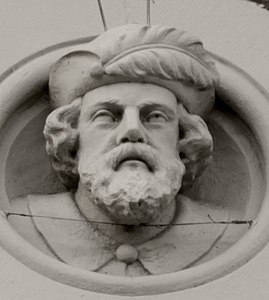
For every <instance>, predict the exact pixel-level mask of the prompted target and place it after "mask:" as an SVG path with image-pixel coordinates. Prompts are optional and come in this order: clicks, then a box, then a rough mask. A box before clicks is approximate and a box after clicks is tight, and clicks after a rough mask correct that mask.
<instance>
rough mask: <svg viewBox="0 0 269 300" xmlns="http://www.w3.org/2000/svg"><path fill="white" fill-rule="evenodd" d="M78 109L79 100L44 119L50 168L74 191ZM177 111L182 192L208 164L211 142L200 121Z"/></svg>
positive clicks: (193, 116) (206, 129) (77, 176)
mask: <svg viewBox="0 0 269 300" xmlns="http://www.w3.org/2000/svg"><path fill="white" fill-rule="evenodd" d="M80 109H81V98H78V99H76V100H75V101H74V102H72V103H71V104H68V105H65V106H62V107H60V108H58V109H55V110H54V111H53V112H52V113H51V114H50V115H49V116H48V117H47V120H46V125H45V128H44V136H45V139H46V150H47V153H48V155H49V157H50V160H51V163H52V166H53V168H54V170H55V171H56V172H57V174H58V176H59V179H60V181H61V182H62V183H63V184H64V185H65V186H66V188H67V189H68V190H75V189H76V188H77V185H78V180H79V174H78V171H77V150H78V148H79V132H78V119H79V115H80ZM178 112H179V115H180V118H179V120H180V123H179V141H178V145H179V156H180V158H181V159H182V161H183V163H184V165H185V167H186V172H185V175H184V177H183V181H182V188H181V191H183V190H186V189H187V188H189V187H191V186H192V184H193V182H194V180H195V179H196V178H197V177H198V176H199V175H201V174H202V172H203V170H204V169H205V168H206V167H207V165H208V164H209V162H210V159H211V154H212V150H213V141H212V137H211V134H210V132H209V131H208V128H207V125H206V124H205V122H204V121H203V120H202V118H200V117H199V116H197V115H192V114H189V113H188V112H187V110H186V109H185V108H184V106H183V105H182V104H178Z"/></svg>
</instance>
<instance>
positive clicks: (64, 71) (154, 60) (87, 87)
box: [49, 24, 219, 115]
mask: <svg viewBox="0 0 269 300" xmlns="http://www.w3.org/2000/svg"><path fill="white" fill-rule="evenodd" d="M218 80H219V74H218V71H217V69H216V68H215V65H214V63H213V61H212V60H211V59H210V57H209V55H208V53H207V51H206V50H205V49H204V48H203V44H202V42H201V41H200V40H199V39H197V38H196V37H193V36H191V35H189V34H188V33H186V32H185V31H180V30H177V29H175V28H172V27H167V26H163V25H152V26H148V25H138V24H128V25H124V26H120V27H116V28H114V29H111V30H109V31H106V32H105V33H103V34H101V35H100V36H99V37H97V38H96V39H95V40H94V41H92V42H90V43H89V44H88V45H87V46H86V47H84V50H83V51H76V52H72V53H69V54H67V55H65V56H64V57H62V58H61V59H60V60H59V61H58V62H56V63H55V64H54V65H53V66H52V68H51V73H50V80H49V88H50V95H51V102H52V106H53V107H54V108H57V107H60V106H63V105H65V104H69V103H71V102H72V101H73V100H75V99H76V98H77V97H80V96H83V95H84V94H86V93H87V92H89V91H91V90H93V89H95V88H97V87H100V86H103V85H108V84H112V83H116V82H130V81H131V82H145V83H152V84H156V85H160V86H163V87H165V88H167V89H169V90H170V91H172V92H173V93H174V94H175V95H176V97H177V99H178V101H179V102H182V103H183V105H184V106H185V107H186V109H187V110H188V111H189V112H190V113H193V114H198V115H203V114H204V113H205V112H207V111H208V110H209V109H210V108H211V107H212V106H213V103H214V88H215V86H216V85H217V83H218Z"/></svg>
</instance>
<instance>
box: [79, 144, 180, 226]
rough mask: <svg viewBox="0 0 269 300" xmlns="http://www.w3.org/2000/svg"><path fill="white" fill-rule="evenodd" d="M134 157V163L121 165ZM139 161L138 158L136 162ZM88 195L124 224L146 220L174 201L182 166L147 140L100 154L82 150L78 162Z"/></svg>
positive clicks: (177, 159)
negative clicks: (143, 142)
mask: <svg viewBox="0 0 269 300" xmlns="http://www.w3.org/2000/svg"><path fill="white" fill-rule="evenodd" d="M128 160H129V161H130V160H131V161H132V160H135V161H136V163H137V164H138V166H137V164H136V166H135V167H134V166H132V164H129V165H128V164H127V165H124V162H126V161H128ZM139 161H140V162H139ZM78 172H79V175H80V181H81V183H82V185H83V186H84V187H85V188H86V191H87V199H85V200H84V201H93V202H94V203H95V205H96V206H97V207H98V208H99V209H101V211H103V213H104V214H105V215H107V216H108V217H109V218H110V219H112V220H114V221H115V222H117V223H120V224H125V225H140V224H148V223H150V222H152V221H153V220H155V219H156V218H157V217H158V216H159V215H160V214H161V213H162V212H163V211H165V210H166V209H167V208H168V207H169V204H170V203H171V202H172V201H174V199H175V197H176V195H177V193H178V191H179V190H180V188H181V182H182V177H183V175H184V173H185V166H184V164H183V163H182V162H181V160H180V158H179V157H178V158H177V157H173V158H166V157H164V156H163V155H161V154H160V153H159V152H158V151H156V150H155V149H154V148H152V147H151V146H149V145H146V144H140V143H135V144H134V143H126V144H122V145H120V146H118V147H116V148H114V149H113V150H110V151H108V152H107V153H105V154H104V155H102V156H99V158H95V159H91V160H90V159H89V157H88V156H87V155H86V154H85V155H83V153H82V154H81V156H80V159H79V164H78Z"/></svg>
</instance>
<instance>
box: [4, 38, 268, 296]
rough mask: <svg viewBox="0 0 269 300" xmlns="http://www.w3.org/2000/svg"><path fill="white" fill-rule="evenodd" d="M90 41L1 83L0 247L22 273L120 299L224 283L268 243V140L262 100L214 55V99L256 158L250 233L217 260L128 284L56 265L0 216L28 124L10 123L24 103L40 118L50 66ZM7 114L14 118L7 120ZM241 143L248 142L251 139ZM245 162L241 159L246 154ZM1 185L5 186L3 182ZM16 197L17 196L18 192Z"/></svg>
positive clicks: (46, 56) (63, 48)
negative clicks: (240, 125)
mask: <svg viewBox="0 0 269 300" xmlns="http://www.w3.org/2000/svg"><path fill="white" fill-rule="evenodd" d="M90 40H92V38H90V39H83V40H76V41H72V42H68V43H63V44H60V45H56V46H53V47H50V48H48V49H45V50H43V51H41V52H39V53H37V54H34V55H32V56H30V57H29V58H27V59H25V60H23V61H22V62H20V63H19V64H17V65H15V66H14V67H12V68H10V69H9V70H8V71H7V72H6V73H4V74H3V75H2V76H1V78H0V79H1V83H0V99H1V105H0V128H1V140H2V149H1V151H2V153H1V154H2V155H1V162H0V170H1V181H0V186H1V203H0V207H1V210H2V213H1V216H0V226H1V228H2V229H1V231H0V244H1V246H2V247H3V248H4V249H5V250H6V251H7V252H8V253H10V254H11V255H13V256H14V257H15V258H16V259H18V260H19V261H21V262H22V263H24V264H25V265H26V266H28V267H30V268H31V269H33V270H35V271H37V272H39V273H41V274H43V275H45V276H47V277H49V278H51V279H54V280H56V281H60V282H62V283H66V284H69V285H72V286H75V287H77V288H82V289H87V290H90V291H94V292H102V293H108V294H121V295H147V294H159V293H167V292H174V291H178V290H183V289H187V288H191V287H193V286H197V285H201V284H204V283H206V282H209V281H211V280H214V279H217V278H219V277H221V276H224V275H225V274H227V273H229V272H232V271H233V270H235V269H237V268H238V267H239V266H241V265H243V264H244V263H246V262H247V261H248V260H250V259H251V258H252V257H254V256H255V255H256V254H257V253H258V252H259V251H260V250H261V249H262V248H263V247H264V246H265V245H266V243H267V242H268V240H269V229H268V228H269V220H268V211H269V195H268V171H269V161H268V160H269V141H268V139H267V134H268V132H269V120H268V114H269V105H268V99H269V96H268V94H267V92H266V91H265V90H264V89H263V88H262V87H261V86H260V85H259V84H258V83H257V82H256V81H255V80H253V79H252V78H250V76H248V75H247V74H246V73H244V72H243V71H242V70H241V69H239V68H237V67H236V66H234V65H232V64H231V63H229V62H228V61H226V60H224V59H222V58H220V57H218V56H217V55H214V54H211V56H212V58H213V59H214V60H215V62H216V65H217V68H218V70H219V72H220V74H221V83H220V86H219V87H218V89H217V97H218V98H219V99H220V100H221V102H222V103H223V105H224V106H227V107H229V108H230V109H231V110H232V111H233V114H235V115H236V117H237V118H238V119H241V120H243V122H244V123H245V124H246V126H247V127H248V128H249V130H250V132H251V134H252V136H253V137H254V138H253V137H252V138H253V140H252V141H251V142H250V143H251V144H253V143H254V144H255V145H254V144H253V148H255V149H257V152H258V154H259V155H258V157H259V161H258V162H257V163H255V166H252V165H251V160H252V157H247V158H248V159H249V160H248V162H247V164H248V168H249V170H250V179H251V184H252V185H253V186H254V187H255V188H254V189H253V191H252V192H251V199H250V202H249V203H247V204H246V207H245V209H246V211H247V213H246V214H245V215H246V216H248V217H249V218H250V219H251V221H252V222H251V224H250V225H251V228H250V229H249V230H248V232H247V233H246V234H245V235H244V236H243V237H242V238H241V239H240V240H239V241H238V242H237V243H236V244H235V245H233V246H232V247H231V248H230V249H228V250H227V251H226V252H224V253H223V254H221V255H220V256H218V257H215V258H213V259H212V260H210V261H208V262H206V263H203V264H201V265H198V266H196V267H192V268H189V269H186V270H182V271H179V272H174V273H171V274H163V275H155V276H149V277H137V278H131V280H130V278H122V277H120V278H119V277H116V276H107V275H102V274H97V273H93V272H89V271H85V270H81V269H78V268H75V267H72V266H70V265H67V264H64V263H62V262H60V261H57V260H55V259H53V258H51V257H49V256H47V255H45V254H43V253H42V252H41V251H39V250H38V249H37V248H35V247H34V246H32V245H30V244H29V243H28V242H27V241H26V240H25V239H24V238H23V237H22V236H20V235H19V234H18V233H17V232H16V231H15V230H14V229H13V228H12V226H11V225H10V223H9V221H8V214H7V213H5V212H7V211H9V202H10V199H9V198H10V195H11V189H10V186H9V184H10V179H12V174H10V169H9V168H8V167H9V165H8V164H7V162H8V161H9V159H8V157H9V152H10V151H12V146H14V145H13V144H14V140H15V139H16V137H17V136H18V134H19V133H20V130H21V128H22V127H27V120H20V121H19V123H16V122H17V118H16V117H15V113H16V111H18V110H21V111H23V110H24V108H23V105H25V103H26V104H27V103H28V102H29V101H30V102H31V101H33V99H39V100H40V99H41V100H40V101H39V104H38V105H36V106H33V109H32V110H31V111H30V113H29V116H28V117H29V119H28V122H29V120H32V119H33V116H35V117H39V116H40V115H42V113H43V112H44V111H46V109H47V102H46V101H43V102H42V99H43V98H42V95H43V94H44V93H45V90H46V85H47V80H48V74H49V66H50V65H51V64H52V63H53V62H54V61H56V60H57V59H58V58H60V57H61V56H63V55H64V54H66V53H68V52H71V51H75V50H77V49H81V48H83V45H84V44H85V43H86V42H89V41H90ZM29 99H30V100H29ZM253 99H255V101H253ZM43 100H44V99H43ZM13 114H14V117H12V115H13ZM32 115H33V116H32ZM214 118H215V119H214ZM212 119H213V120H215V123H216V124H217V125H216V126H224V125H222V121H223V120H224V119H223V118H220V119H218V117H216V116H214V115H213V116H212ZM7 122H12V123H13V126H12V130H11V132H10V134H9V135H5V133H6V132H7V130H8V127H9V126H6V124H7ZM23 122H24V123H23ZM238 122H240V121H238ZM224 123H225V122H224ZM228 123H229V122H228ZM213 127H214V126H213ZM224 127H225V126H224ZM228 127H229V126H228ZM213 129H214V128H213ZM226 130H227V131H229V130H230V134H231V136H232V137H233V129H232V127H231V128H228V129H227V128H226ZM235 131H236V130H235ZM239 131H240V130H239ZM236 136H238V135H235V137H236ZM248 138H250V139H252V138H251V137H248ZM243 144H244V143H242V145H241V146H242V147H243ZM250 155H251V152H250ZM246 156H248V153H247V152H246ZM252 167H253V168H252ZM256 169H260V172H261V174H258V175H257V174H256ZM7 178H8V179H9V181H7ZM11 181H12V180H11ZM14 182H15V181H14ZM33 184H34V183H33ZM24 188H26V187H24ZM53 188H54V190H55V191H58V189H59V187H57V186H54V187H53ZM21 189H23V188H22V187H21ZM26 189H27V188H26ZM193 193H194V192H193ZM235 195H236V191H235ZM13 196H14V195H13ZM127 246H128V245H127ZM127 246H125V247H127ZM118 250H122V249H118ZM123 250H124V251H123V254H122V253H121V252H122V251H118V253H117V254H116V255H117V256H118V257H119V260H120V259H125V260H126V259H128V260H131V259H132V260H133V259H135V256H136V255H138V253H135V251H133V249H131V248H130V246H128V247H127V252H126V251H125V250H126V249H123ZM119 252H120V253H119ZM125 252H126V253H127V254H126V253H125ZM126 255H127V256H128V257H127V256H126ZM125 256H126V257H127V258H126V257H125ZM122 257H123V258H122Z"/></svg>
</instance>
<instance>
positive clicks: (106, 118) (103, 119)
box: [92, 109, 117, 123]
mask: <svg viewBox="0 0 269 300" xmlns="http://www.w3.org/2000/svg"><path fill="white" fill-rule="evenodd" d="M116 121H117V119H116V117H115V116H114V114H113V113H112V112H110V111H109V110H106V109H101V110H99V111H98V112H97V113H95V115H94V116H93V118H92V122H98V123H114V122H116Z"/></svg>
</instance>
